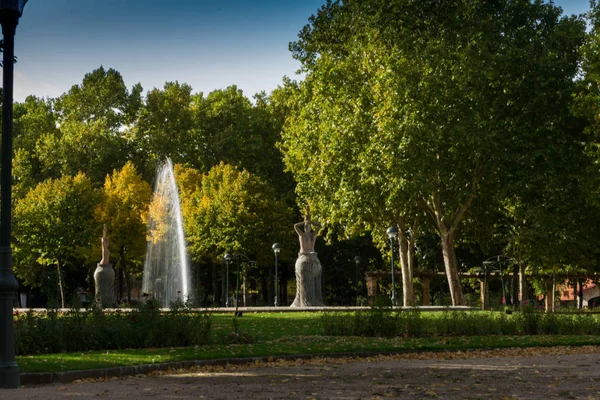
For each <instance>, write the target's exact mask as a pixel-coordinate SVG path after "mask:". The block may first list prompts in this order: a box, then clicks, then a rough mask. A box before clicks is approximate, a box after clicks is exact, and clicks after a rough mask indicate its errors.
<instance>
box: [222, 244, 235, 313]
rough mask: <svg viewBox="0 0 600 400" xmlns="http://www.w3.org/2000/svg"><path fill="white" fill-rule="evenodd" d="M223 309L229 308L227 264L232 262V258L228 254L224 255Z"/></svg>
mask: <svg viewBox="0 0 600 400" xmlns="http://www.w3.org/2000/svg"><path fill="white" fill-rule="evenodd" d="M223 260H225V282H226V283H225V307H229V264H230V263H231V261H233V256H232V255H231V254H230V253H225V255H224V256H223Z"/></svg>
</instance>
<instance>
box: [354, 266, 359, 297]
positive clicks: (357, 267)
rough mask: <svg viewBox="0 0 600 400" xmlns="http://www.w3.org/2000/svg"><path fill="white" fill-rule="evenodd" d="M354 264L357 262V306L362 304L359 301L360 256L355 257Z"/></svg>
mask: <svg viewBox="0 0 600 400" xmlns="http://www.w3.org/2000/svg"><path fill="white" fill-rule="evenodd" d="M354 264H356V306H357V307H358V306H359V305H360V304H359V301H358V271H359V269H360V256H356V257H354Z"/></svg>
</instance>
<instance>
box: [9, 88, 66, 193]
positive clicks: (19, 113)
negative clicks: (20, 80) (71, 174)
mask: <svg viewBox="0 0 600 400" xmlns="http://www.w3.org/2000/svg"><path fill="white" fill-rule="evenodd" d="M52 103H53V102H52V100H50V99H41V98H37V97H35V96H28V97H27V98H26V99H25V102H24V103H15V106H14V138H15V139H14V142H15V143H14V148H15V154H14V157H13V172H14V177H15V182H14V194H15V198H21V197H24V196H25V195H26V194H27V192H28V191H29V190H30V189H32V188H33V187H35V186H36V185H37V183H39V182H41V181H43V180H45V179H47V178H56V177H58V175H56V174H53V173H52V172H53V171H51V170H48V169H46V168H45V166H44V165H43V164H42V163H41V162H40V159H39V157H38V149H37V145H38V141H39V140H40V139H41V138H42V137H43V136H45V135H50V136H57V135H58V134H59V129H58V126H57V119H56V114H55V113H54V108H53V104H52Z"/></svg>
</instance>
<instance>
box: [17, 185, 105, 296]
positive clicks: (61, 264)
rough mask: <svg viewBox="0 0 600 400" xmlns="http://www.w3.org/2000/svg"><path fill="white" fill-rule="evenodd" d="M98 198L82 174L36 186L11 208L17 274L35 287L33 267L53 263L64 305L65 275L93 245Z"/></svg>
mask: <svg viewBox="0 0 600 400" xmlns="http://www.w3.org/2000/svg"><path fill="white" fill-rule="evenodd" d="M97 199H98V194H97V192H96V191H95V190H94V188H93V187H92V183H91V181H90V179H89V178H87V177H86V176H85V175H84V174H82V173H80V174H77V175H76V176H74V177H71V176H63V177H61V178H59V179H49V180H47V181H44V182H42V183H40V184H38V185H37V186H36V187H35V188H34V189H32V190H30V191H29V193H27V195H26V196H25V197H24V198H22V199H20V200H18V201H17V203H16V206H15V229H14V237H15V253H16V259H17V260H20V261H19V262H17V263H16V265H15V272H16V275H17V276H18V277H20V278H22V279H24V281H25V283H26V284H30V285H37V284H39V282H36V281H35V280H34V279H35V277H36V275H35V273H36V272H39V271H36V269H39V268H42V269H43V268H46V267H47V266H54V267H55V268H56V270H57V273H58V285H59V290H60V300H61V305H62V307H65V305H66V287H65V284H64V274H65V273H69V271H75V270H76V269H77V268H80V266H79V265H77V263H76V262H77V261H76V260H80V259H81V258H82V257H83V256H84V255H85V254H86V252H89V248H90V247H91V243H90V241H91V239H92V235H93V233H94V231H95V230H96V229H95V228H96V226H95V224H94V222H93V221H94V208H95V207H96V204H97Z"/></svg>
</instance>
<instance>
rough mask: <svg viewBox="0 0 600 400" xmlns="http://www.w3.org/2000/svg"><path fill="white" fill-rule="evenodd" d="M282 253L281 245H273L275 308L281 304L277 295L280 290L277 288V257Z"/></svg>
mask: <svg viewBox="0 0 600 400" xmlns="http://www.w3.org/2000/svg"><path fill="white" fill-rule="evenodd" d="M280 251H281V247H279V243H275V244H273V253H275V307H277V306H278V305H279V302H278V301H277V295H278V294H279V292H278V290H279V288H278V287H277V280H278V279H277V255H278V254H279V252H280Z"/></svg>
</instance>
